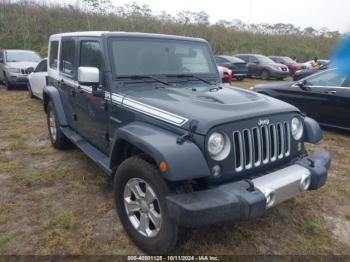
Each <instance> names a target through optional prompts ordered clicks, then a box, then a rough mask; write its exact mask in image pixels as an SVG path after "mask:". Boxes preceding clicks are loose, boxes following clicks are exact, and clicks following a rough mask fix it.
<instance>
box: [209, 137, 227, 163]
mask: <svg viewBox="0 0 350 262" xmlns="http://www.w3.org/2000/svg"><path fill="white" fill-rule="evenodd" d="M208 152H209V154H210V156H211V157H212V158H213V159H214V160H217V161H220V160H223V159H225V158H226V157H227V156H228V154H229V153H230V141H229V138H228V136H227V135H226V134H224V133H219V132H214V133H212V134H211V135H210V137H209V139H208Z"/></svg>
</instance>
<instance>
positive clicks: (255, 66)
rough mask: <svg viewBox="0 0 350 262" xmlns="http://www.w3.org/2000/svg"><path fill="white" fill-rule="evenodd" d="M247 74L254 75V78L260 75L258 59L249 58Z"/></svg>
mask: <svg viewBox="0 0 350 262" xmlns="http://www.w3.org/2000/svg"><path fill="white" fill-rule="evenodd" d="M248 67H249V73H250V74H251V75H255V76H260V75H261V70H260V68H261V65H260V64H259V60H258V58H256V57H255V56H252V55H251V56H249V64H248Z"/></svg>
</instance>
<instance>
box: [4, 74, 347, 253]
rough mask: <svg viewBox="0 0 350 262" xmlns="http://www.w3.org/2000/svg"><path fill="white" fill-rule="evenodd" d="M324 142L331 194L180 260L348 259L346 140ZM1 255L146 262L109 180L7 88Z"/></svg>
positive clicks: (203, 243)
mask: <svg viewBox="0 0 350 262" xmlns="http://www.w3.org/2000/svg"><path fill="white" fill-rule="evenodd" d="M257 83H260V81H257V80H248V81H244V82H242V83H237V84H236V83H235V84H236V85H239V86H241V87H250V86H253V85H255V84H257ZM324 134H325V138H324V140H323V142H322V143H321V144H320V145H317V146H320V147H324V148H326V149H328V150H329V151H330V152H331V153H332V157H333V163H332V168H331V171H330V173H329V177H328V182H327V185H326V186H325V187H323V188H322V189H320V190H318V191H313V192H308V193H305V194H302V195H300V196H298V197H296V198H294V199H291V200H289V201H287V202H285V203H283V204H281V205H279V206H277V207H275V208H273V209H271V210H269V211H268V212H267V214H266V215H265V216H263V217H261V218H259V219H257V220H254V221H245V222H235V223H229V224H225V225H213V226H208V227H204V228H198V229H194V230H193V234H192V236H191V237H190V238H189V239H188V241H187V242H185V243H184V244H183V245H182V246H181V247H179V248H178V249H177V250H176V251H175V252H174V253H175V254H186V255H188V254H211V255H224V254H250V255H255V254H293V255H294V254H298V255H300V254H313V255H316V254H343V255H345V254H348V255H350V174H349V173H350V134H346V133H341V132H335V131H325V133H324ZM308 147H309V150H310V151H312V150H313V149H314V146H308ZM0 254H16V255H17V254H21V255H27V254H30V255H48V254H50V255H51V254H57V255H67V254H74V255H85V254H91V255H92V254H93V255H107V254H108V255H111V254H112V255H113V254H124V255H125V254H142V252H141V251H140V250H138V249H137V248H136V247H135V246H134V244H133V243H132V242H131V241H130V240H129V238H128V236H127V235H126V233H125V232H124V230H123V228H122V226H121V224H120V222H119V220H118V217H117V216H116V213H115V209H114V203H113V193H112V187H111V183H110V181H109V180H108V179H107V178H106V177H105V176H104V175H103V172H102V171H101V170H100V169H99V168H98V167H97V166H96V165H95V164H94V163H93V162H92V161H91V160H90V159H89V158H87V157H86V156H85V155H84V154H83V153H82V152H80V151H79V150H78V149H72V150H67V151H57V150H55V149H54V148H53V147H52V146H51V144H50V141H49V139H48V132H47V127H46V118H45V114H44V112H43V109H42V103H41V101H40V100H38V99H30V98H29V97H28V95H27V92H26V91H25V90H14V91H6V90H5V89H4V88H3V87H1V88H0Z"/></svg>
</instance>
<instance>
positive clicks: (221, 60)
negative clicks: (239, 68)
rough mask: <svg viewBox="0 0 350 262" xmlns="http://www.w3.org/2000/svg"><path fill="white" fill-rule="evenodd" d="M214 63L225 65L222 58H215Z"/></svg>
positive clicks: (224, 60)
mask: <svg viewBox="0 0 350 262" xmlns="http://www.w3.org/2000/svg"><path fill="white" fill-rule="evenodd" d="M215 61H216V63H226V59H224V58H222V57H218V56H215Z"/></svg>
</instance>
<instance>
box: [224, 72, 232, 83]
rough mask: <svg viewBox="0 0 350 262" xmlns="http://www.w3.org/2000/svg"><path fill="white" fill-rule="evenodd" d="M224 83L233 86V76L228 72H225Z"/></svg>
mask: <svg viewBox="0 0 350 262" xmlns="http://www.w3.org/2000/svg"><path fill="white" fill-rule="evenodd" d="M224 83H228V84H231V83H232V75H231V74H229V73H228V72H224Z"/></svg>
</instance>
